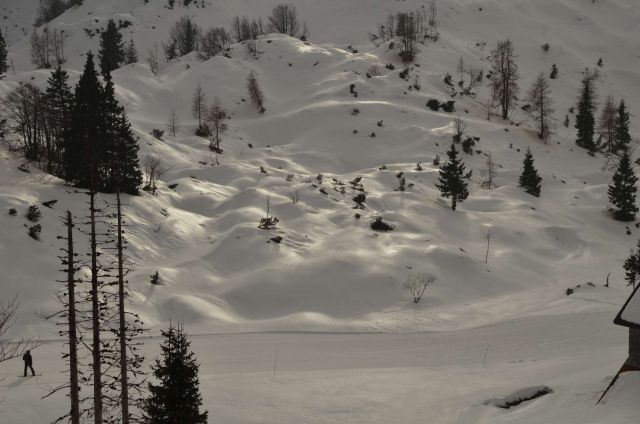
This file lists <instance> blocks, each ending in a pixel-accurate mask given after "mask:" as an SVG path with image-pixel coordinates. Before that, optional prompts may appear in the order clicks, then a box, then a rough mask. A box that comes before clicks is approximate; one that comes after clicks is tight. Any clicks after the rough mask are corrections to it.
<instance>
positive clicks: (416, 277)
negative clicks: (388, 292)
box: [404, 272, 436, 303]
mask: <svg viewBox="0 0 640 424" xmlns="http://www.w3.org/2000/svg"><path fill="white" fill-rule="evenodd" d="M435 281H436V277H435V275H432V274H426V273H424V272H419V273H417V274H412V275H409V276H408V277H407V281H405V283H404V287H405V288H406V289H407V290H408V291H409V293H411V297H412V298H413V303H420V301H421V300H422V296H424V292H425V291H426V290H427V287H429V286H430V285H431V284H433V283H434V282H435Z"/></svg>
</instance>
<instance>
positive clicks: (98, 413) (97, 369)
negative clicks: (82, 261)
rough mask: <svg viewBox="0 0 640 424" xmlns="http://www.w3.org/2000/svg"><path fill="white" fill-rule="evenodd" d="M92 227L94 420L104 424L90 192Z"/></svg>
mask: <svg viewBox="0 0 640 424" xmlns="http://www.w3.org/2000/svg"><path fill="white" fill-rule="evenodd" d="M89 196H90V201H89V202H90V203H89V211H90V226H91V234H90V239H91V313H92V315H91V322H92V330H93V340H92V351H91V355H92V359H93V364H92V369H93V418H94V423H95V424H102V421H103V420H102V366H101V363H100V362H101V350H100V349H101V346H100V290H99V284H98V271H99V268H98V251H97V250H98V242H97V235H96V205H95V201H96V192H95V190H94V189H93V188H91V189H90V191H89Z"/></svg>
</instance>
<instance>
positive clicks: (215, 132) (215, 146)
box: [207, 98, 227, 153]
mask: <svg viewBox="0 0 640 424" xmlns="http://www.w3.org/2000/svg"><path fill="white" fill-rule="evenodd" d="M226 120H227V111H226V110H225V109H224V108H223V107H222V105H220V100H218V99H217V98H216V99H215V101H214V102H213V104H212V105H211V106H210V107H209V112H208V114H207V124H209V128H210V129H211V132H212V134H211V135H212V138H211V145H210V146H209V147H210V148H211V150H213V151H214V152H216V153H222V150H221V149H220V141H221V140H222V134H224V132H225V131H226V130H227V123H226V122H225V121H226Z"/></svg>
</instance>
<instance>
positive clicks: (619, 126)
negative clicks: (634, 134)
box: [614, 99, 631, 150]
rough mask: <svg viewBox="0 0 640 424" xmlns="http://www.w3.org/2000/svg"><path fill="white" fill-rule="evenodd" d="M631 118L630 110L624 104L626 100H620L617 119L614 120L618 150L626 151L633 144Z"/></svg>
mask: <svg viewBox="0 0 640 424" xmlns="http://www.w3.org/2000/svg"><path fill="white" fill-rule="evenodd" d="M629 117H630V114H629V110H628V109H627V105H626V103H625V102H624V99H623V100H620V105H618V109H617V111H616V117H615V120H614V121H615V123H614V126H615V139H616V150H622V149H624V150H626V149H627V148H628V147H629V144H630V143H631V134H629V126H630V119H629Z"/></svg>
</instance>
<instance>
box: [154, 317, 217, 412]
mask: <svg viewBox="0 0 640 424" xmlns="http://www.w3.org/2000/svg"><path fill="white" fill-rule="evenodd" d="M162 336H163V337H164V341H163V343H162V344H161V345H160V349H161V358H158V359H156V360H155V364H154V365H153V376H154V377H155V379H156V380H157V381H158V383H157V384H154V383H149V398H148V399H146V401H145V402H144V413H145V417H144V422H145V423H147V424H206V423H207V416H208V412H207V411H204V412H200V407H201V406H202V396H201V394H200V388H199V385H200V382H199V380H198V369H199V364H198V363H197V361H196V358H195V356H194V354H193V352H192V351H191V350H190V345H191V343H190V342H189V340H188V338H187V334H186V332H185V330H184V328H183V327H182V326H181V325H179V324H178V325H177V326H173V325H172V324H169V329H167V330H163V331H162Z"/></svg>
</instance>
